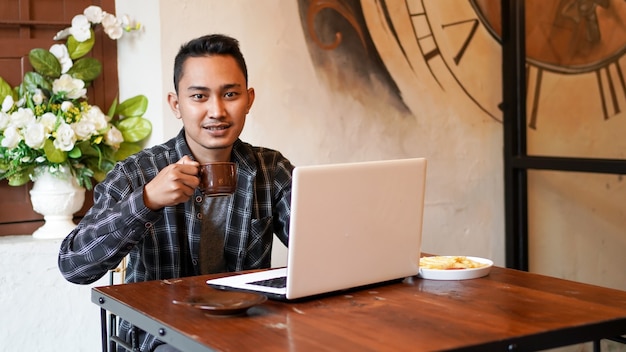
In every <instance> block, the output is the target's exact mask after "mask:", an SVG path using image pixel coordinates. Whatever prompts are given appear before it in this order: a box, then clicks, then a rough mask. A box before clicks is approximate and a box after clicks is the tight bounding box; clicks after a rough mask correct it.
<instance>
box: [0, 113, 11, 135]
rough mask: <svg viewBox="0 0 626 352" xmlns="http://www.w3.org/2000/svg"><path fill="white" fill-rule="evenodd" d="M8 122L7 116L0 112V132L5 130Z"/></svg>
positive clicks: (9, 118)
mask: <svg viewBox="0 0 626 352" xmlns="http://www.w3.org/2000/svg"><path fill="white" fill-rule="evenodd" d="M9 121H11V117H10V116H9V114H7V113H6V112H4V111H0V131H4V129H5V128H7V126H8V125H9Z"/></svg>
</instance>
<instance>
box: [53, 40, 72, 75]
mask: <svg viewBox="0 0 626 352" xmlns="http://www.w3.org/2000/svg"><path fill="white" fill-rule="evenodd" d="M50 52H51V53H52V55H54V56H55V57H56V58H57V60H59V63H60V64H61V73H66V72H67V71H69V70H70V68H72V66H73V65H74V63H73V62H72V58H70V53H69V52H68V51H67V47H66V46H65V45H63V44H54V45H52V46H51V47H50Z"/></svg>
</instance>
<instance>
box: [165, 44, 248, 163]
mask: <svg viewBox="0 0 626 352" xmlns="http://www.w3.org/2000/svg"><path fill="white" fill-rule="evenodd" d="M168 102H169V104H170V107H171V108H172V111H173V112H174V114H175V115H176V117H177V118H180V119H182V121H183V125H184V128H185V133H186V136H187V144H189V148H190V149H191V152H192V153H193V154H194V157H195V158H196V160H197V161H199V162H201V163H202V162H209V161H227V160H229V159H230V152H231V150H232V146H233V143H234V142H235V141H236V140H237V138H239V135H240V134H241V131H242V130H243V127H244V124H245V121H246V115H247V114H248V111H249V110H250V107H251V106H252V103H253V102H254V89H252V88H250V89H248V88H247V86H246V79H245V77H244V75H243V72H242V71H241V69H240V68H239V66H238V65H237V62H236V61H235V59H234V58H232V57H231V56H224V55H214V56H205V57H191V58H188V59H187V60H186V61H185V63H184V65H183V74H182V77H181V79H180V82H179V84H178V95H176V94H174V93H170V95H169V96H168Z"/></svg>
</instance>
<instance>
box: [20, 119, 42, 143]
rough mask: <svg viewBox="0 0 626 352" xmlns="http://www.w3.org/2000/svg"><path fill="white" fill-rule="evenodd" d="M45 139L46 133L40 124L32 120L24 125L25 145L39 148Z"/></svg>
mask: <svg viewBox="0 0 626 352" xmlns="http://www.w3.org/2000/svg"><path fill="white" fill-rule="evenodd" d="M45 140H46V134H45V132H44V127H43V125H42V124H40V123H37V122H33V123H31V124H29V125H28V126H26V129H25V130H24V142H26V145H27V146H29V147H31V148H33V149H39V148H42V147H43V143H44V141H45Z"/></svg>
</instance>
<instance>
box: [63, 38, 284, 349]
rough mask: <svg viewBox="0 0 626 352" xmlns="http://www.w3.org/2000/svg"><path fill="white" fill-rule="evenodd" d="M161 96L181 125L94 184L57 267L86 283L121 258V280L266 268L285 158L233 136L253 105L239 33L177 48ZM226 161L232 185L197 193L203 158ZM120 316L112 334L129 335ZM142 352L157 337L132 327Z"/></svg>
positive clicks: (280, 207) (279, 229)
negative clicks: (225, 191) (224, 190)
mask: <svg viewBox="0 0 626 352" xmlns="http://www.w3.org/2000/svg"><path fill="white" fill-rule="evenodd" d="M174 87H175V93H170V94H169V95H168V103H169V105H170V107H171V109H172V111H173V112H174V115H175V116H176V118H178V119H181V120H182V123H183V128H182V130H181V131H180V133H179V134H178V136H176V137H175V138H173V139H171V140H169V141H168V142H166V143H164V144H161V145H157V146H154V147H151V148H149V149H145V150H143V151H141V152H139V153H137V154H135V155H133V156H131V157H129V158H127V159H126V160H124V161H122V162H119V163H118V164H117V165H116V166H115V168H114V169H113V170H112V171H111V172H110V173H109V174H108V175H107V177H106V179H105V180H104V181H103V182H101V183H99V184H98V185H96V187H95V190H94V205H93V207H92V208H91V209H90V210H89V211H88V212H87V214H86V215H85V217H84V218H83V219H82V221H81V222H80V223H79V224H78V226H77V227H76V229H75V230H73V231H72V232H71V233H70V234H69V235H68V236H67V237H66V238H65V240H64V241H63V242H62V244H61V249H60V253H59V268H60V270H61V273H62V274H63V276H64V277H65V278H66V279H67V280H68V281H71V282H74V283H78V284H88V283H92V282H94V281H96V280H98V279H99V278H101V277H102V276H103V275H105V274H106V273H107V272H108V271H109V270H111V269H114V268H115V267H117V265H118V264H119V263H120V261H121V260H122V259H123V258H124V257H126V256H127V255H128V258H129V259H128V266H127V272H126V282H139V281H147V280H163V279H171V278H176V277H183V276H191V275H199V274H205V273H214V272H224V271H239V270H246V269H257V268H267V267H269V266H270V260H271V258H270V256H271V247H272V234H276V235H277V236H278V238H279V239H280V240H281V241H282V243H284V244H287V238H288V233H289V217H290V201H291V177H292V171H293V165H292V164H291V163H290V162H289V160H287V159H286V158H285V157H284V156H283V155H281V154H280V153H279V152H277V151H274V150H270V149H267V148H262V147H255V146H251V145H249V144H247V143H244V142H242V141H241V140H240V139H239V136H240V134H241V131H242V130H243V127H244V123H245V119H246V115H247V114H248V112H249V111H250V108H251V107H252V104H253V102H254V89H253V88H249V87H248V73H247V68H246V63H245V60H244V58H243V55H242V54H241V52H240V49H239V43H238V42H237V40H235V39H233V38H230V37H227V36H223V35H208V36H203V37H200V38H197V39H194V40H192V41H190V42H189V43H187V44H185V45H183V46H182V47H181V48H180V50H179V52H178V54H177V56H176V59H175V63H174ZM214 161H234V162H235V163H236V165H237V189H236V191H235V193H234V194H233V195H231V196H227V197H203V196H202V193H201V192H200V191H199V189H198V185H199V178H198V174H199V167H200V164H202V163H207V162H214ZM131 330H132V328H131V326H130V325H129V324H128V323H127V322H123V323H122V324H121V326H120V336H122V337H123V338H125V339H126V340H127V341H130V340H131V339H130V336H131V333H130V332H131ZM138 335H139V338H138V340H139V341H138V343H139V347H140V348H141V351H152V350H153V349H154V348H155V347H156V346H157V345H159V344H160V343H161V342H159V341H157V340H156V339H155V338H154V337H153V336H149V335H146V334H145V333H143V332H139V334H138Z"/></svg>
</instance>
